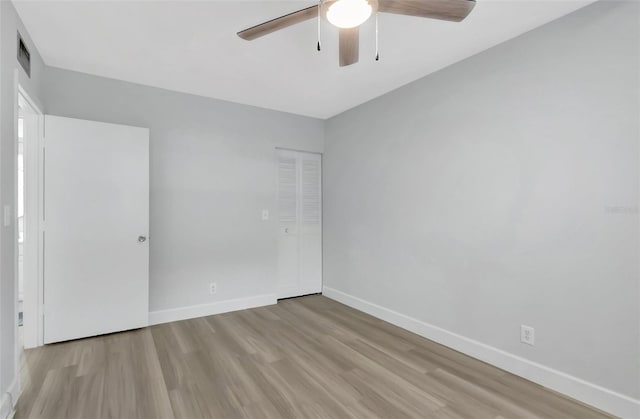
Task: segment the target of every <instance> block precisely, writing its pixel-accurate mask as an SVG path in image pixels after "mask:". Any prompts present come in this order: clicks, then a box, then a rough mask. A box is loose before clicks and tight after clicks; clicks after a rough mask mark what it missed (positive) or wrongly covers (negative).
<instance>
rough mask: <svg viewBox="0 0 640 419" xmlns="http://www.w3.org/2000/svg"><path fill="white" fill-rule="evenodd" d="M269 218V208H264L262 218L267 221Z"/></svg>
mask: <svg viewBox="0 0 640 419" xmlns="http://www.w3.org/2000/svg"><path fill="white" fill-rule="evenodd" d="M268 219H269V210H267V209H263V210H262V220H263V221H267V220H268Z"/></svg>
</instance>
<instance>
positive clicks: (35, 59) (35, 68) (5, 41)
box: [0, 1, 45, 397]
mask: <svg viewBox="0 0 640 419" xmlns="http://www.w3.org/2000/svg"><path fill="white" fill-rule="evenodd" d="M18 30H19V31H20V33H21V35H22V37H23V39H24V40H25V42H26V43H27V47H28V48H29V51H30V52H31V78H29V77H27V75H26V73H25V72H24V70H23V69H22V67H20V65H19V64H18V61H17V59H16V56H17V31H18ZM44 68H45V67H44V63H43V62H42V59H41V58H40V55H39V54H38V51H37V50H36V48H35V46H34V45H33V42H31V39H30V38H29V34H28V33H27V31H26V29H25V28H24V26H23V25H22V22H21V21H20V18H19V17H18V15H17V13H16V11H15V9H14V8H13V4H12V3H11V2H10V1H0V184H1V186H0V200H1V201H2V202H1V205H0V213H1V212H2V208H3V207H4V205H8V206H9V207H10V208H11V209H12V212H13V214H14V215H15V193H16V192H15V184H16V183H15V182H16V179H15V173H16V167H15V164H16V148H15V147H16V137H15V132H16V131H15V130H16V127H15V126H16V119H15V118H16V117H15V109H14V106H15V105H16V103H15V101H16V95H15V92H16V91H15V86H16V83H15V82H16V69H17V77H18V81H19V83H20V85H21V86H22V87H23V88H24V89H25V91H26V92H27V94H28V95H29V96H30V97H31V99H32V100H33V101H35V102H36V105H37V106H40V107H41V104H40V100H39V98H40V97H41V91H42V76H43V72H44ZM41 108H42V107H41ZM0 218H2V217H1V214H0ZM15 247H16V243H15V223H12V224H11V225H10V226H9V227H4V226H3V225H2V224H0V394H2V396H0V397H4V394H5V391H7V389H8V387H9V385H10V384H11V383H12V381H13V380H14V378H15V376H16V370H15V359H16V350H15V349H16V340H15V337H16V334H15V333H16V327H17V322H18V320H17V317H16V300H17V294H16V292H17V291H16V282H15V278H16V277H15V269H16V266H15V261H16V252H15Z"/></svg>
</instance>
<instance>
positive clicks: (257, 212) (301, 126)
mask: <svg viewBox="0 0 640 419" xmlns="http://www.w3.org/2000/svg"><path fill="white" fill-rule="evenodd" d="M44 102H45V105H46V107H47V112H48V113H50V114H53V115H61V116H67V117H72V118H81V119H89V120H96V121H104V122H112V123H118V124H126V125H135V126H142V127H148V128H149V129H150V135H151V141H150V165H151V168H150V171H151V177H150V184H151V202H150V207H151V208H150V212H151V215H150V226H151V231H150V251H151V254H150V269H151V272H150V308H151V310H152V311H155V310H163V309H169V308H179V307H184V306H190V305H195V304H203V303H209V302H215V301H221V300H228V299H233V298H241V297H250V296H256V295H262V294H269V293H275V286H276V262H277V253H276V251H277V249H276V244H277V224H276V221H275V220H276V219H275V210H276V208H275V204H276V202H275V199H276V187H277V183H276V174H277V173H276V164H275V147H277V146H278V147H287V148H294V149H301V150H308V151H318V152H321V151H322V147H323V140H324V124H323V121H321V120H317V119H311V118H307V117H301V116H295V115H291V114H286V113H281V112H274V111H268V110H264V109H259V108H254V107H249V106H244V105H237V104H233V103H229V102H223V101H219V100H214V99H207V98H203V97H199V96H192V95H187V94H181V93H176V92H170V91H167V90H162V89H157V88H151V87H145V86H141V85H136V84H131V83H126V82H122V81H116V80H111V79H105V78H101V77H95V76H90V75H86V74H81V73H75V72H71V71H66V70H60V69H55V68H48V69H47V73H46V79H45V94H44ZM263 208H266V209H269V210H270V212H271V219H270V220H269V221H266V222H265V221H262V219H261V211H262V209H263ZM213 281H215V282H216V283H217V294H216V295H210V294H209V283H210V282H213Z"/></svg>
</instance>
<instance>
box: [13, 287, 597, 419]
mask: <svg viewBox="0 0 640 419" xmlns="http://www.w3.org/2000/svg"><path fill="white" fill-rule="evenodd" d="M23 380H24V385H25V387H24V392H23V395H22V397H21V398H20V401H19V403H18V410H17V414H16V417H17V418H19V419H22V418H47V419H53V418H81V419H93V418H122V419H129V418H149V419H152V418H153V419H155V418H188V419H195V418H259V419H262V418H296V419H297V418H351V417H356V418H529V417H547V418H554V419H560V418H584V419H588V418H603V417H608V416H606V415H604V414H603V413H601V412H598V411H596V410H594V409H592V408H589V407H587V406H585V405H582V404H580V403H578V402H576V401H573V400H570V399H568V398H565V397H563V396H561V395H559V394H557V393H554V392H552V391H549V390H547V389H545V388H543V387H541V386H538V385H536V384H533V383H531V382H528V381H526V380H524V379H521V378H518V377H516V376H514V375H511V374H509V373H506V372H505V371H502V370H500V369H498V368H495V367H492V366H490V365H487V364H485V363H482V362H480V361H477V360H475V359H473V358H470V357H468V356H465V355H463V354H461V353H459V352H456V351H453V350H451V349H448V348H446V347H443V346H441V345H438V344H435V343H433V342H431V341H429V340H426V339H423V338H421V337H419V336H417V335H414V334H412V333H409V332H407V331H405V330H403V329H400V328H397V327H395V326H392V325H390V324H388V323H385V322H383V321H380V320H378V319H375V318H373V317H371V316H369V315H367V314H364V313H362V312H359V311H356V310H353V309H351V308H349V307H346V306H344V305H342V304H339V303H337V302H335V301H332V300H329V299H327V298H325V297H322V296H309V297H302V298H297V299H291V300H285V301H281V302H279V303H278V305H275V306H270V307H263V308H257V309H252V310H245V311H238V312H234V313H228V314H221V315H217V316H210V317H203V318H199V319H193V320H186V321H181V322H175V323H168V324H163V325H158V326H153V327H149V328H145V329H140V330H135V331H130V332H123V333H116V334H112V335H106V336H100V337H95V338H88V339H83V340H78V341H72V342H66V343H59V344H54V345H48V346H45V347H43V348H38V349H35V350H29V351H27V352H26V360H25V362H24V366H23Z"/></svg>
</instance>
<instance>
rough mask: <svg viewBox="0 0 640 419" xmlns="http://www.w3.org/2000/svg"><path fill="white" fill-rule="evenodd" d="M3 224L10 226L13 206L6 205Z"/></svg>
mask: <svg viewBox="0 0 640 419" xmlns="http://www.w3.org/2000/svg"><path fill="white" fill-rule="evenodd" d="M3 224H4V226H5V227H9V226H10V225H11V207H10V206H9V205H5V206H4V212H3Z"/></svg>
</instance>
